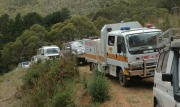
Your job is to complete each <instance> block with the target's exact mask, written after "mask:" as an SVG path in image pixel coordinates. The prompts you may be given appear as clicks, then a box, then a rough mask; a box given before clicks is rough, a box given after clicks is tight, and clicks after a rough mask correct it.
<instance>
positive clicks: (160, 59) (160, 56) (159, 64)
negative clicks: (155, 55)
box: [156, 53, 164, 72]
mask: <svg viewBox="0 0 180 107" xmlns="http://www.w3.org/2000/svg"><path fill="white" fill-rule="evenodd" d="M163 57H164V53H160V55H159V60H158V66H157V70H156V72H161V68H162V64H163Z"/></svg>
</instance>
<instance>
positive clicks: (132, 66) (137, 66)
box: [129, 64, 143, 69]
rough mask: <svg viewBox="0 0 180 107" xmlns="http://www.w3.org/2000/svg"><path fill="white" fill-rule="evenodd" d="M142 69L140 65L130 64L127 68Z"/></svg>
mask: <svg viewBox="0 0 180 107" xmlns="http://www.w3.org/2000/svg"><path fill="white" fill-rule="evenodd" d="M142 67H143V65H142V64H130V65H129V68H131V69H135V68H142Z"/></svg>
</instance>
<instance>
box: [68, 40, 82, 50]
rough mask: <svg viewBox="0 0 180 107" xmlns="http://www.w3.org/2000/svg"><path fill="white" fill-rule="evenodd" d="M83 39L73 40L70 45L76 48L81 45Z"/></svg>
mask: <svg viewBox="0 0 180 107" xmlns="http://www.w3.org/2000/svg"><path fill="white" fill-rule="evenodd" d="M83 45H84V44H83V41H75V42H72V44H71V46H72V48H73V49H74V48H77V47H83Z"/></svg>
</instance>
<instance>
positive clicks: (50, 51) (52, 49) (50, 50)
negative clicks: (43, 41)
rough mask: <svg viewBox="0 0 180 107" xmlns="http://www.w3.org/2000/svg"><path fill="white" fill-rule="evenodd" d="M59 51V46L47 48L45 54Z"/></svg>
mask: <svg viewBox="0 0 180 107" xmlns="http://www.w3.org/2000/svg"><path fill="white" fill-rule="evenodd" d="M58 53H59V49H58V48H49V49H46V51H45V54H58Z"/></svg>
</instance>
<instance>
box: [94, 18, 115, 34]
mask: <svg viewBox="0 0 180 107" xmlns="http://www.w3.org/2000/svg"><path fill="white" fill-rule="evenodd" d="M111 23H113V21H112V20H108V19H106V18H104V17H102V16H100V17H98V18H97V19H96V20H95V21H94V24H95V26H96V27H97V29H98V30H99V31H100V30H101V29H102V27H103V26H104V25H105V24H111Z"/></svg>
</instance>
